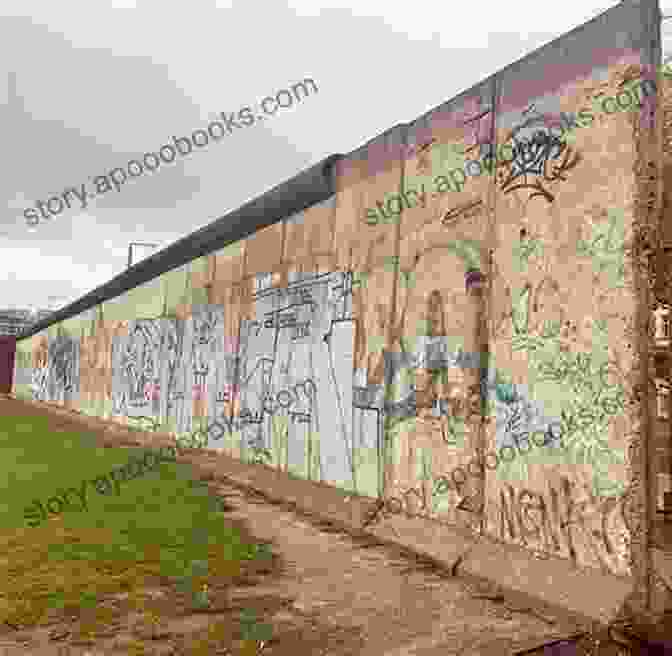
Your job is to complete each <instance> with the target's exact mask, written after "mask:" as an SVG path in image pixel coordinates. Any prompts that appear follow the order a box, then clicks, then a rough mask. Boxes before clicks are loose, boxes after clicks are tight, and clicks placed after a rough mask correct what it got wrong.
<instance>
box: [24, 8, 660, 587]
mask: <svg viewBox="0 0 672 656" xmlns="http://www.w3.org/2000/svg"><path fill="white" fill-rule="evenodd" d="M654 6H655V3H650V2H646V3H643V4H642V5H639V4H634V3H623V4H622V5H619V6H618V7H615V8H614V9H612V10H610V11H609V12H606V13H605V14H603V15H602V16H600V17H598V19H595V20H594V21H591V22H590V23H589V24H587V25H585V26H583V27H582V28H579V29H578V30H575V31H574V32H572V33H570V34H569V35H567V36H565V37H563V38H562V39H560V40H559V41H558V42H556V43H553V44H550V45H549V46H547V47H545V48H543V49H541V50H540V51H539V52H537V53H534V54H533V55H531V56H530V57H528V58H526V59H525V60H523V61H521V62H518V63H516V64H514V65H512V66H510V67H508V68H507V69H505V70H504V71H502V72H501V73H499V74H497V75H496V76H494V77H492V78H490V79H488V80H487V81H485V82H484V83H481V84H479V85H477V86H476V87H474V88H472V89H470V90H469V91H467V92H465V93H464V94H462V95H460V96H459V97H457V98H455V99H453V100H451V101H450V102H448V103H446V104H445V105H443V106H441V107H439V108H437V109H436V110H433V111H432V112H430V113H429V114H428V115H426V116H424V117H422V118H420V119H418V120H417V121H415V122H413V123H412V124H409V125H406V126H398V127H396V128H393V129H392V130H390V131H388V132H387V133H385V134H384V135H381V137H379V138H377V139H375V140H374V141H372V142H370V143H369V144H367V145H365V146H363V147H362V148H361V149H359V150H358V151H356V152H354V153H351V154H350V155H348V156H347V157H346V158H344V159H343V160H341V161H340V162H339V163H338V167H337V172H336V176H337V179H336V185H337V193H336V195H335V196H334V197H333V198H332V199H331V200H329V201H326V202H324V203H322V204H320V205H316V206H313V207H310V208H308V209H307V210H305V211H303V212H300V213H299V214H296V215H293V216H291V217H288V218H285V219H283V220H281V221H279V222H278V223H275V224H274V225H271V226H269V227H266V228H263V229H262V230H260V231H258V232H257V233H255V234H254V235H252V236H250V237H248V238H246V239H243V240H241V241H239V242H237V243H236V244H233V245H231V246H228V247H227V248H225V249H223V250H220V251H218V252H215V253H212V254H210V255H207V256H204V257H202V258H200V259H198V260H195V261H193V262H191V263H189V264H187V265H184V266H183V267H180V268H178V269H175V270H173V271H170V272H169V273H166V274H164V275H162V276H160V277H158V278H156V279H154V280H152V281H151V282H150V283H147V284H145V285H142V286H140V287H138V288H136V289H133V290H131V291H130V292H127V293H125V294H123V295H122V296H120V297H118V298H116V299H113V300H110V301H108V302H104V303H102V304H101V305H99V306H97V307H95V308H92V309H91V310H89V311H87V312H85V313H83V314H81V315H79V316H77V317H73V318H71V319H68V320H66V321H63V322H61V323H59V324H56V325H53V326H51V327H49V328H48V329H46V330H44V331H42V332H41V333H39V334H38V335H34V336H32V337H31V338H29V339H26V340H23V341H21V342H19V344H18V353H17V361H16V362H17V374H16V377H15V380H16V381H17V384H16V385H15V389H16V392H17V394H27V393H30V394H32V395H33V396H34V398H36V399H43V400H50V401H58V402H60V403H62V404H63V405H65V406H66V407H72V408H76V409H78V410H81V411H83V412H86V413H90V414H94V415H98V416H102V417H107V418H114V419H116V420H118V421H121V422H125V423H129V424H133V423H135V424H137V425H143V426H149V425H150V423H151V422H154V425H159V426H161V428H162V429H164V430H171V431H174V432H175V433H177V434H186V433H189V432H190V431H193V430H196V429H197V428H198V427H199V426H206V425H209V424H210V423H211V422H212V421H213V420H214V419H215V418H216V417H220V416H222V413H226V416H227V417H232V418H233V420H232V422H231V424H230V431H229V432H227V434H226V435H225V436H224V437H223V438H222V439H221V440H217V441H215V440H213V439H210V441H209V446H210V447H211V448H215V449H223V450H224V451H226V452H227V453H231V454H233V455H235V456H236V457H240V458H244V459H254V458H262V459H267V460H268V461H270V462H271V463H272V464H273V465H274V466H276V467H280V468H283V469H287V470H288V471H290V472H292V473H294V474H296V475H298V476H302V477H307V478H312V479H315V480H323V481H326V482H329V483H332V484H334V485H337V486H339V487H342V488H344V489H349V490H355V491H357V492H359V493H362V494H367V495H371V496H377V495H379V494H380V495H382V496H384V498H385V499H386V501H387V507H386V510H387V511H390V512H408V513H411V514H425V515H428V516H430V517H432V518H434V519H436V520H437V521H450V522H459V523H463V524H467V525H469V526H471V527H472V528H474V530H477V531H484V532H487V533H488V534H490V535H493V536H496V537H497V538H499V539H501V540H502V541H505V542H509V543H516V544H523V545H525V546H526V547H527V548H529V549H532V550H534V551H537V552H540V553H545V554H554V555H558V556H560V557H563V558H567V559H571V560H572V561H573V562H575V563H576V564H577V565H578V566H582V567H591V568H598V569H602V570H603V571H608V572H611V573H613V574H618V575H641V574H642V572H644V571H645V570H646V561H645V558H646V554H645V553H644V552H643V551H642V547H641V544H640V542H638V541H637V540H640V538H638V537H637V536H638V535H640V534H641V525H642V520H641V517H642V516H643V515H642V514H641V513H643V512H645V511H643V510H641V509H640V510H636V509H633V508H634V507H635V506H637V504H638V503H640V502H641V503H643V504H645V503H646V494H647V492H646V490H645V487H646V472H645V470H646V467H645V466H644V465H643V464H642V463H643V462H644V460H643V458H644V456H642V455H641V453H642V451H644V452H645V451H646V449H645V448H644V446H643V445H644V444H645V443H646V439H645V434H646V430H647V425H648V424H647V422H648V419H647V416H648V415H647V412H646V411H645V410H644V408H646V407H648V406H647V394H648V390H647V388H646V386H644V388H643V389H642V387H641V380H642V375H643V374H642V371H643V369H642V367H644V369H646V365H642V363H643V362H644V363H646V358H647V351H646V348H647V347H646V339H641V338H640V333H641V326H642V325H643V324H642V317H643V316H645V315H647V313H648V303H649V299H648V296H647V293H648V292H647V291H646V290H647V289H648V286H647V283H646V276H647V275H648V274H647V269H646V268H644V269H642V268H641V267H638V266H635V264H634V262H635V260H634V258H633V256H632V252H633V244H634V242H635V239H634V237H635V236H636V235H638V234H639V233H640V232H641V230H643V228H641V227H640V226H642V225H646V222H647V221H649V223H650V224H652V225H653V223H652V221H653V219H651V217H650V211H652V210H651V208H650V207H649V208H648V209H646V208H644V209H642V204H641V203H638V199H640V198H641V197H642V195H643V194H644V193H648V191H647V189H648V188H646V187H645V186H644V182H642V180H643V179H644V178H643V177H642V176H640V177H638V176H639V174H638V171H641V170H643V167H644V165H645V164H646V162H647V161H654V162H655V152H654V151H655V145H656V141H655V135H654V132H653V129H652V127H651V125H650V123H649V122H647V121H648V119H647V117H648V112H649V111H650V110H651V108H652V106H655V105H654V104H653V100H654V95H652V94H650V95H649V96H647V95H646V93H650V90H651V87H650V85H649V86H646V85H644V92H642V90H641V89H642V82H641V80H642V75H644V76H649V77H650V76H651V75H652V67H653V66H654V65H656V64H657V63H658V61H659V53H658V54H656V50H655V48H656V46H655V41H656V40H655V39H654V45H653V46H652V45H651V33H652V32H651V30H652V28H651V25H650V24H649V23H650V21H651V16H652V13H651V12H652V11H653V8H654ZM647 12H648V13H647ZM647 21H648V22H647ZM627 80H630V82H624V81H627ZM624 84H625V87H624V86H623V85H624ZM659 84H661V83H660V82H659ZM664 84H665V88H664V90H663V91H664V93H665V94H667V93H668V91H669V89H668V87H669V84H668V83H667V82H664ZM624 88H627V89H630V90H631V91H630V92H628V93H629V94H630V95H629V96H628V95H627V94H626V92H625V91H624ZM616 94H621V95H620V96H619V102H620V103H621V104H622V105H623V106H624V109H620V108H618V105H617V104H616V100H614V101H613V102H612V101H609V100H607V101H606V102H605V98H608V97H610V96H614V97H616ZM638 97H639V99H640V100H641V101H642V102H640V101H639V100H637V98H638ZM628 98H630V100H629V101H628ZM633 99H634V101H633ZM628 102H630V103H631V105H630V106H628ZM637 105H639V106H637ZM615 107H616V109H614V108H615ZM561 113H564V114H565V119H560V114H561ZM567 116H570V117H571V116H573V117H574V119H573V120H575V121H576V125H575V127H574V128H573V129H572V130H570V131H566V130H565V131H564V135H563V136H561V134H562V133H563V130H562V129H560V128H559V126H561V125H562V121H565V122H566V120H567V119H566V117H567ZM569 120H570V122H571V120H572V119H571V118H570V119H569ZM491 144H497V145H496V146H492V145H491ZM503 145H505V147H504V148H502V146H503ZM493 151H494V152H496V153H498V155H500V156H501V157H500V159H499V161H497V163H496V165H495V163H494V161H493V159H492V158H489V154H490V153H491V152H493ZM652 158H654V159H652ZM469 160H471V161H472V162H474V163H468V162H469ZM477 162H480V164H477ZM457 169H460V170H463V171H464V170H465V169H466V173H467V175H464V174H460V173H456V170H457ZM479 169H480V171H481V174H480V175H478V174H476V173H477V171H478V170H479ZM654 177H655V176H654ZM411 190H412V191H411ZM409 191H411V193H407V192H409ZM413 192H415V193H413ZM423 194H424V195H423ZM402 207H403V210H402ZM381 208H383V211H382V212H381ZM646 212H649V214H647V213H646ZM27 367H30V372H31V376H32V387H31V386H30V385H27V384H25V383H19V381H21V380H25V376H26V373H25V369H26V368H27ZM21 368H23V369H24V372H23V378H22V374H21V373H20V372H19V371H18V370H19V369H21ZM535 441H536V443H537V444H538V445H539V446H535V445H534V442H535ZM478 454H481V456H479V455H478ZM484 454H485V455H486V457H485V459H484V460H483V455H484ZM488 454H489V455H488ZM481 461H483V462H484V464H485V467H481V466H480V465H479V462H481ZM460 466H461V467H463V468H464V469H462V470H460V469H456V468H457V467H460ZM460 472H462V473H460ZM465 472H466V473H465ZM638 513H639V514H638ZM640 541H641V540H640ZM633 545H634V546H633ZM638 545H640V546H638Z"/></svg>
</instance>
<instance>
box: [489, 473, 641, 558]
mask: <svg viewBox="0 0 672 656" xmlns="http://www.w3.org/2000/svg"><path fill="white" fill-rule="evenodd" d="M582 492H583V494H582ZM628 504H629V496H628V495H621V496H619V497H597V496H595V495H594V493H593V491H592V489H591V486H590V485H585V484H584V485H583V490H579V486H578V485H576V484H574V483H572V481H570V480H569V479H568V478H567V477H564V476H563V477H561V479H560V484H559V485H557V486H554V485H552V484H551V483H550V482H549V483H548V493H547V494H542V493H540V492H537V491H534V490H530V489H528V488H525V487H520V488H518V489H517V490H516V489H514V488H513V487H512V486H511V485H509V484H506V485H504V487H503V489H500V494H499V503H496V504H493V505H494V506H495V507H498V520H497V524H498V526H497V532H498V534H499V537H500V538H501V539H510V540H513V541H515V542H518V543H520V544H521V545H523V546H525V547H529V548H533V549H540V550H541V551H542V552H543V553H547V554H555V555H562V556H565V557H569V558H571V559H572V560H573V561H574V562H576V561H577V551H578V549H579V548H581V550H582V551H586V552H588V553H590V554H592V556H593V558H594V559H595V561H596V562H597V563H598V564H599V566H600V568H601V569H603V570H604V571H614V570H615V569H622V568H623V567H627V549H626V547H627V543H628V539H629V534H630V530H631V527H630V523H629V517H628V512H629V507H628Z"/></svg>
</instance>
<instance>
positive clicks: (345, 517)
mask: <svg viewBox="0 0 672 656" xmlns="http://www.w3.org/2000/svg"><path fill="white" fill-rule="evenodd" d="M10 398H12V400H17V401H19V402H24V403H28V404H29V405H33V406H35V407H37V408H40V409H42V410H47V411H50V412H54V413H55V414H59V415H61V416H67V418H68V419H69V420H73V421H76V422H80V423H82V424H84V425H85V426H86V427H87V428H89V429H97V430H103V431H108V432H109V431H111V430H113V429H118V430H119V431H120V432H128V433H129V436H130V434H132V435H133V437H134V438H135V439H134V440H132V441H131V444H134V445H142V446H160V445H161V444H162V443H165V442H170V443H172V440H171V437H170V435H167V434H159V433H143V432H140V431H131V430H128V429H125V427H124V426H120V425H117V424H116V422H111V421H106V420H102V419H97V418H92V417H88V416H86V415H80V414H79V413H77V412H73V411H70V410H66V409H64V408H63V407H62V406H58V405H55V404H52V403H44V402H36V401H27V400H25V399H14V397H10ZM192 453H193V455H194V456H195V457H199V458H200V457H202V455H203V452H201V453H199V452H198V451H197V450H196V449H194V450H191V449H189V450H186V451H184V452H183V454H182V456H178V462H179V461H180V460H182V461H183V462H184V461H185V459H184V457H185V455H186V456H187V458H186V462H190V461H191V458H189V456H191V455H192ZM205 454H207V455H208V456H209V459H210V460H211V462H205V463H203V462H195V461H191V464H193V465H195V466H197V467H198V468H199V469H201V470H203V471H205V472H207V473H208V475H209V477H211V478H221V479H225V480H227V481H230V482H231V483H233V484H234V485H237V486H239V487H243V488H247V489H250V490H253V491H254V492H257V493H258V494H261V495H263V496H264V497H266V498H268V499H269V500H271V501H273V502H275V503H282V504H284V505H288V506H290V507H291V508H295V509H296V510H298V511H300V512H301V513H303V514H306V515H308V516H310V517H313V518H315V519H317V520H318V522H322V523H325V522H326V523H329V524H331V525H334V526H337V527H338V528H340V529H341V530H344V531H346V532H348V533H350V534H352V535H355V536H360V537H361V536H367V537H370V538H372V539H375V540H376V541H378V542H380V543H383V544H389V545H394V546H395V547H399V548H401V549H403V550H404V551H407V552H411V553H413V554H416V555H417V556H420V557H422V558H424V559H426V560H429V561H431V562H433V563H434V564H436V565H437V566H439V567H441V568H442V569H447V570H449V571H450V572H451V573H452V574H453V575H455V576H463V577H467V578H469V579H472V580H475V581H478V582H480V583H486V584H488V585H490V586H492V585H494V586H496V588H497V589H498V590H500V591H501V592H502V593H506V594H507V596H514V597H515V598H516V599H517V600H520V601H521V603H526V604H529V605H530V606H534V607H535V608H539V607H544V608H545V609H546V617H548V615H549V614H550V615H551V617H552V616H553V614H555V613H559V614H561V615H564V616H567V615H569V616H570V619H572V620H573V621H574V622H577V623H579V624H595V623H597V624H609V623H610V622H612V621H614V620H615V619H616V618H617V617H619V614H620V613H621V612H622V611H623V608H624V605H625V604H626V602H627V600H628V597H629V596H630V595H631V594H632V592H633V580H632V579H631V578H620V577H616V576H613V575H610V574H604V573H602V572H599V571H596V570H580V569H577V568H576V567H574V566H573V565H572V563H571V562H570V561H567V560H565V559H561V558H557V557H552V556H551V557H548V558H544V559H543V560H542V559H539V558H538V557H535V555H534V554H533V553H531V552H529V551H526V550H525V549H522V548H520V547H516V546H513V545H509V544H504V543H500V542H497V541H496V540H493V539H491V538H489V537H486V536H479V535H476V534H474V533H472V532H470V531H469V530H468V529H466V528H462V527H458V526H453V525H448V524H443V523H441V522H437V521H434V520H429V519H426V518H422V517H409V516H404V515H394V516H392V517H387V518H385V519H380V520H378V521H377V522H376V523H375V524H373V525H367V524H368V521H367V520H368V518H370V517H371V515H372V513H373V512H374V511H375V509H376V507H377V506H379V501H378V500H377V499H374V498H371V497H365V496H359V495H349V494H347V493H346V492H344V491H342V490H339V489H338V488H336V487H333V486H330V485H327V484H325V483H321V482H315V481H307V480H303V479H297V478H293V477H290V476H288V475H287V474H286V473H284V472H282V471H279V470H277V469H274V468H272V467H270V466H268V465H256V464H255V465H250V464H246V463H243V462H241V461H239V460H237V459H235V458H233V457H231V456H229V455H227V454H224V453H221V452H217V451H213V450H207V451H205ZM279 488H280V489H281V490H282V493H281V494H279V493H278V491H277V490H278V489H279Z"/></svg>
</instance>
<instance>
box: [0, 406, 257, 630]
mask: <svg viewBox="0 0 672 656" xmlns="http://www.w3.org/2000/svg"><path fill="white" fill-rule="evenodd" d="M141 453H142V451H141V450H140V449H121V448H100V447H97V446H96V442H95V438H94V437H93V435H91V434H87V433H86V432H81V433H80V432H67V431H65V430H59V429H57V428H56V426H55V425H54V422H53V420H49V419H48V418H46V417H44V418H43V417H33V416H31V417H20V416H3V417H0V492H1V494H0V499H1V502H0V581H2V585H0V622H3V621H5V620H6V621H9V622H11V623H12V624H17V625H21V626H30V625H33V624H35V623H37V622H39V621H40V619H41V618H42V617H43V616H44V614H45V612H46V611H47V610H48V609H50V608H61V609H63V608H66V607H68V608H71V607H73V606H74V607H76V608H81V607H85V606H87V605H92V604H95V603H96V599H97V598H98V596H100V595H104V594H107V593H112V592H117V591H122V590H126V591H128V590H132V589H133V588H134V587H137V586H139V585H141V582H142V581H145V580H146V579H145V577H146V576H152V575H162V576H166V577H172V578H173V579H174V580H175V581H176V582H181V583H182V584H184V583H185V582H187V583H188V582H190V581H191V582H200V583H203V582H204V581H205V580H206V579H207V578H208V577H209V576H213V575H215V576H218V577H222V576H224V577H227V578H229V577H234V576H237V575H238V574H239V572H240V564H241V562H242V561H244V560H247V559H251V558H254V557H256V556H257V555H258V550H257V548H256V546H255V545H253V544H250V543H247V542H246V541H245V540H244V539H243V538H242V536H241V533H240V532H239V531H237V530H236V529H235V528H233V527H231V526H230V525H229V524H228V523H227V522H225V521H223V518H224V515H223V513H222V512H220V511H219V506H218V505H217V504H216V503H215V499H214V497H212V496H210V495H209V494H208V491H207V489H205V488H204V487H203V485H202V484H199V483H198V482H195V481H193V480H192V477H191V476H190V471H191V470H190V467H189V465H184V464H178V463H173V462H162V463H161V464H159V465H158V466H157V467H156V468H155V469H154V470H152V471H149V472H145V473H144V474H143V475H142V476H139V477H138V478H135V479H133V480H129V481H125V482H122V483H121V490H120V494H119V495H118V496H117V495H116V494H112V495H109V496H103V495H101V494H99V493H98V492H97V491H96V490H95V488H94V486H93V485H92V484H87V486H86V489H87V490H88V492H87V497H86V498H87V501H88V511H77V510H74V509H66V510H64V512H63V513H62V514H61V515H58V516H54V515H50V516H49V518H48V519H47V520H46V521H43V522H42V523H41V524H40V525H39V526H37V527H34V528H31V527H28V526H27V524H26V518H25V517H24V514H23V512H24V508H26V507H27V506H29V505H31V504H32V503H33V500H35V499H38V500H40V501H42V502H43V503H45V502H46V500H47V499H48V498H49V497H51V496H53V495H54V494H57V493H58V491H59V490H62V489H66V488H74V487H78V488H79V487H81V485H82V483H83V481H84V480H92V479H94V478H96V477H97V476H102V475H105V474H107V473H109V472H110V470H111V469H113V468H115V467H119V466H122V465H124V464H126V463H127V462H128V460H129V458H130V457H131V455H138V456H139V455H141ZM77 505H79V504H77Z"/></svg>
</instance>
